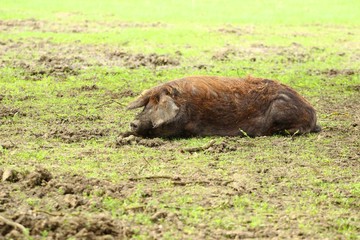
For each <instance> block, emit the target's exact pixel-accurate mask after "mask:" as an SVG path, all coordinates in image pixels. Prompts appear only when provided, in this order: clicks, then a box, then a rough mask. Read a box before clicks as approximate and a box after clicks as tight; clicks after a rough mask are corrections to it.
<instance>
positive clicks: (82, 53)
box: [0, 40, 180, 80]
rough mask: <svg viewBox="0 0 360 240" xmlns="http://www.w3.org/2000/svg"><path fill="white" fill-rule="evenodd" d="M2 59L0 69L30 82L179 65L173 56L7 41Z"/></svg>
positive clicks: (109, 48) (105, 46) (80, 46)
mask: <svg viewBox="0 0 360 240" xmlns="http://www.w3.org/2000/svg"><path fill="white" fill-rule="evenodd" d="M5 55H7V57H6V58H3V59H1V58H0V66H2V67H10V68H20V69H23V72H22V73H21V74H22V75H23V77H24V78H25V79H29V80H41V79H42V78H44V77H49V76H51V77H54V78H56V79H64V78H66V77H68V76H76V75H79V74H80V73H81V72H82V71H84V70H86V69H88V68H91V67H99V66H108V67H125V68H129V69H136V68H141V67H147V68H152V69H153V68H169V67H176V66H178V65H180V56H177V55H175V54H174V56H171V55H166V54H157V53H151V54H143V53H129V52H124V51H121V50H118V49H114V47H112V46H107V45H96V46H92V45H85V44H80V43H72V44H55V43H52V42H51V41H38V40H28V41H27V42H22V41H17V42H14V41H12V40H9V41H8V42H7V43H6V44H4V45H0V56H5Z"/></svg>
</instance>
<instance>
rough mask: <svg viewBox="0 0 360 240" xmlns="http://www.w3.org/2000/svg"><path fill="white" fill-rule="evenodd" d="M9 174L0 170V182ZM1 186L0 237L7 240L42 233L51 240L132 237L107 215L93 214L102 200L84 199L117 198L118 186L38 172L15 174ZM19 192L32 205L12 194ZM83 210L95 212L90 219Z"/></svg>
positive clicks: (119, 190) (43, 171)
mask: <svg viewBox="0 0 360 240" xmlns="http://www.w3.org/2000/svg"><path fill="white" fill-rule="evenodd" d="M8 171H10V172H11V171H13V170H5V171H3V170H1V169H0V172H3V173H2V176H3V178H4V175H8V174H7V173H6V172H8ZM0 186H1V189H2V191H1V193H0V201H1V205H2V207H3V208H2V211H3V213H2V214H1V216H0V217H1V218H0V236H3V237H5V238H6V239H10V238H15V239H19V238H23V237H24V236H26V235H27V234H28V235H29V236H34V237H40V236H42V235H43V234H44V232H46V233H47V237H48V238H50V239H65V238H69V237H76V238H81V239H94V238H97V237H102V238H101V239H114V238H117V237H130V236H131V235H132V234H133V232H132V230H131V227H130V226H128V225H127V224H126V223H124V222H121V221H120V220H116V219H113V218H112V216H111V215H109V214H107V213H98V212H96V210H95V209H94V208H95V206H96V204H101V199H100V200H99V199H97V198H96V197H94V198H91V199H85V198H84V197H83V196H84V194H85V195H86V194H88V195H91V194H94V195H95V196H100V195H103V194H107V196H112V197H117V198H119V197H121V189H122V188H123V187H121V186H120V187H118V186H116V185H114V184H111V183H109V182H105V181H99V180H95V179H86V178H82V177H79V176H76V175H68V176H53V175H52V174H51V173H50V172H49V171H48V170H46V169H41V168H40V169H35V170H34V171H32V172H30V173H23V174H18V173H17V180H16V181H8V180H6V182H4V181H3V182H0ZM19 188H20V189H22V193H23V194H25V195H26V196H27V197H28V199H33V201H34V202H31V201H27V202H28V204H26V203H24V202H23V201H22V200H21V197H20V196H19V195H18V194H12V192H13V191H14V190H16V189H19ZM19 197H20V198H19ZM34 204H35V205H34ZM48 204H50V205H48ZM46 206H47V207H46ZM49 208H50V209H49ZM75 208H77V209H78V211H77V212H76V213H75V212H74V211H73V209H75ZM82 209H87V210H89V209H94V210H95V213H93V214H92V215H91V217H90V216H89V212H83V211H82ZM59 210H61V212H59ZM90 212H91V211H90ZM15 223H16V224H15ZM17 226H20V227H17ZM23 228H27V229H29V232H28V233H27V232H22V230H23Z"/></svg>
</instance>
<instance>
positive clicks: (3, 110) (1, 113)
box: [0, 105, 24, 118]
mask: <svg viewBox="0 0 360 240" xmlns="http://www.w3.org/2000/svg"><path fill="white" fill-rule="evenodd" d="M15 115H20V116H24V114H22V113H21V112H20V110H19V109H18V108H13V107H8V106H4V105H0V118H6V117H14V116H15Z"/></svg>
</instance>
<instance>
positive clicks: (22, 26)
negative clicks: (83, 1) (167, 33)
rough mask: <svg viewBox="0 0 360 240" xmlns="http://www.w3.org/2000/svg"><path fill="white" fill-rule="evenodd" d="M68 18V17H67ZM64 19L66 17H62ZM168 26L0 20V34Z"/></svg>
mask: <svg viewBox="0 0 360 240" xmlns="http://www.w3.org/2000/svg"><path fill="white" fill-rule="evenodd" d="M66 16H68V15H66ZM61 18H64V17H61ZM165 27H167V24H165V23H161V22H154V23H136V22H118V21H114V22H90V21H83V22H77V23H76V24H74V23H71V22H67V23H62V22H61V21H55V22H49V21H45V20H39V19H33V18H29V19H9V20H0V32H1V31H3V32H11V31H26V30H30V31H37V32H52V33H99V32H108V31H114V30H116V29H124V28H165Z"/></svg>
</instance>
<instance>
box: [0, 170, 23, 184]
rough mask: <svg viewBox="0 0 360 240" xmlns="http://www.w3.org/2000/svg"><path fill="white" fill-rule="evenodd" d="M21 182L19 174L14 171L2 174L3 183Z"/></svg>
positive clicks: (6, 171) (5, 171)
mask: <svg viewBox="0 0 360 240" xmlns="http://www.w3.org/2000/svg"><path fill="white" fill-rule="evenodd" d="M18 180H19V177H18V172H17V171H15V170H13V169H5V170H4V172H3V174H2V181H3V182H5V181H7V182H17V181H18Z"/></svg>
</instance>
